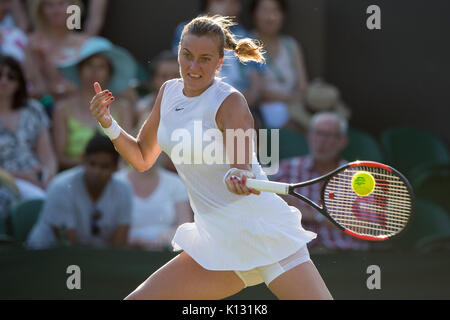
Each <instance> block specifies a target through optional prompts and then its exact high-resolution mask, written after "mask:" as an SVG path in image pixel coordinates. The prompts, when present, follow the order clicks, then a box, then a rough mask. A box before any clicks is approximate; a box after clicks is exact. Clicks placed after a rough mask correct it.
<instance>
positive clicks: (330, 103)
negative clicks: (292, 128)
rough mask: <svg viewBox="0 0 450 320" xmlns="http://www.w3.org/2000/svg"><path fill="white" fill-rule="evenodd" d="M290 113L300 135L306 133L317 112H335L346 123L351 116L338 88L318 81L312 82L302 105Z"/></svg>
mask: <svg viewBox="0 0 450 320" xmlns="http://www.w3.org/2000/svg"><path fill="white" fill-rule="evenodd" d="M290 111H291V117H292V119H293V120H294V121H295V125H296V126H297V127H298V131H301V132H302V133H307V130H308V128H309V123H310V121H311V118H312V116H313V115H314V114H316V113H318V112H336V113H339V114H340V115H341V116H342V117H344V118H345V119H347V121H348V120H349V119H350V116H351V110H350V108H349V107H348V106H347V105H345V103H344V102H343V101H342V100H341V95H340V92H339V90H338V88H336V87H335V86H333V85H331V84H329V83H326V82H323V81H322V80H320V79H316V80H314V81H313V82H312V83H311V85H310V86H309V87H308V91H307V92H306V98H305V100H304V103H302V104H299V105H298V108H292V109H291V110H290Z"/></svg>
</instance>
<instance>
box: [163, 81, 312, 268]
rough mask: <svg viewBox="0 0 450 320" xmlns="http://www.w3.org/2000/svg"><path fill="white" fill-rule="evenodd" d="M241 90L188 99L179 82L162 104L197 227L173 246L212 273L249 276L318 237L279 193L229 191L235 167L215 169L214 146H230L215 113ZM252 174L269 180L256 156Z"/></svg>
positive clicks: (190, 226)
mask: <svg viewBox="0 0 450 320" xmlns="http://www.w3.org/2000/svg"><path fill="white" fill-rule="evenodd" d="M234 92H237V91H236V89H234V88H233V87H231V86H230V85H228V84H226V83H224V82H222V81H221V80H220V79H217V78H216V79H215V81H214V83H213V84H212V85H211V86H210V87H209V88H208V89H207V90H206V91H204V92H203V93H202V94H201V95H200V96H196V97H186V96H185V95H184V94H183V80H182V79H173V80H170V81H168V82H166V86H165V89H164V93H163V96H162V101H161V118H160V123H159V128H158V143H159V145H160V146H161V148H162V149H163V151H164V152H166V153H167V154H168V155H169V156H170V157H171V159H172V161H173V162H174V164H175V167H176V169H177V171H178V173H179V175H180V177H181V179H182V180H183V182H184V184H185V185H186V189H187V192H188V195H189V200H190V204H191V206H192V209H193V211H194V223H185V224H182V225H181V226H179V227H178V229H177V232H176V233H175V236H174V238H173V240H172V245H173V248H174V251H179V250H184V251H186V252H187V253H188V254H189V255H190V256H191V257H192V258H193V259H194V260H195V261H196V262H198V263H199V264H200V265H201V266H202V267H204V268H205V269H208V270H243V271H244V270H250V269H253V268H255V267H259V266H264V265H268V264H272V263H275V262H278V261H280V260H282V259H284V258H286V257H288V256H289V255H291V254H293V253H295V252H297V251H298V250H299V249H300V248H302V247H303V246H304V245H305V244H306V243H308V242H309V241H311V240H312V239H314V238H315V237H316V234H315V233H313V232H310V231H306V230H304V229H303V227H302V225H301V213H300V211H299V210H298V209H297V208H295V207H290V206H288V205H287V203H286V202H285V201H284V200H283V199H281V198H280V197H279V196H277V195H276V194H273V193H266V192H262V193H261V194H260V195H253V194H251V195H249V196H244V195H236V194H233V193H231V192H230V191H228V189H227V187H226V185H225V184H224V181H223V178H224V175H225V173H226V172H227V170H228V169H229V168H230V165H229V164H226V163H224V162H222V163H220V162H219V163H211V162H212V160H211V157H213V156H215V155H216V153H214V152H210V151H211V145H212V143H213V142H212V141H215V142H216V143H217V144H216V146H218V145H221V146H223V141H222V140H221V136H220V137H218V136H217V135H214V134H212V133H214V132H218V127H217V124H216V120H215V119H216V113H217V110H218V109H219V107H220V105H221V104H222V102H223V101H224V100H225V98H226V97H228V96H229V95H230V94H232V93H234ZM208 129H210V130H209V131H208ZM202 137H203V139H202ZM208 139H210V140H209V141H208ZM207 154H212V156H211V157H210V158H208V157H206V156H205V155H207ZM178 155H182V156H184V158H183V159H184V160H185V161H184V163H180V162H181V161H180V159H179V158H180V156H178ZM252 170H253V173H254V174H255V176H256V178H257V179H264V180H267V177H266V175H265V173H264V172H263V170H262V168H261V166H260V165H259V164H258V161H257V158H256V154H255V153H254V152H253V163H252Z"/></svg>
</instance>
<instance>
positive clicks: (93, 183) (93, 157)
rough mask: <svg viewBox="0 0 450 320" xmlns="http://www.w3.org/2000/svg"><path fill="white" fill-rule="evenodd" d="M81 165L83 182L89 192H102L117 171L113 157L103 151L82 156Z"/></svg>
mask: <svg viewBox="0 0 450 320" xmlns="http://www.w3.org/2000/svg"><path fill="white" fill-rule="evenodd" d="M83 165H84V170H85V174H84V181H85V183H86V185H87V186H88V188H89V189H90V190H102V189H103V188H104V187H105V186H106V184H107V183H108V181H109V179H110V178H111V176H112V174H113V173H114V172H115V171H116V170H117V163H116V161H115V160H114V157H113V155H112V154H111V153H108V152H103V151H102V152H96V153H92V154H88V155H84V157H83Z"/></svg>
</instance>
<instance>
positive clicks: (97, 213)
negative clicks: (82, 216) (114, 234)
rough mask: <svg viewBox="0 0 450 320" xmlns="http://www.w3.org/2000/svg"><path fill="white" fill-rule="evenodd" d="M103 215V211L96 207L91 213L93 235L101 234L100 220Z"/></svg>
mask: <svg viewBox="0 0 450 320" xmlns="http://www.w3.org/2000/svg"><path fill="white" fill-rule="evenodd" d="M101 217H102V213H101V212H100V210H98V209H97V208H95V209H94V211H93V212H92V214H91V233H92V235H93V236H98V235H100V226H99V223H98V222H99V220H100V218H101Z"/></svg>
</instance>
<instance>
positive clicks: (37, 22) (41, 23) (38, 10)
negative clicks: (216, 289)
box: [27, 0, 84, 30]
mask: <svg viewBox="0 0 450 320" xmlns="http://www.w3.org/2000/svg"><path fill="white" fill-rule="evenodd" d="M44 2H45V0H28V1H27V4H28V8H29V10H30V17H31V20H32V24H33V28H35V29H37V30H42V29H45V28H47V21H46V19H45V17H44V13H43V12H42V7H43V5H44ZM67 2H68V4H69V5H73V4H74V5H77V6H79V7H80V9H81V11H83V9H84V7H83V3H82V2H81V1H80V0H67Z"/></svg>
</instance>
